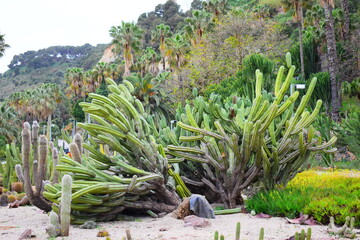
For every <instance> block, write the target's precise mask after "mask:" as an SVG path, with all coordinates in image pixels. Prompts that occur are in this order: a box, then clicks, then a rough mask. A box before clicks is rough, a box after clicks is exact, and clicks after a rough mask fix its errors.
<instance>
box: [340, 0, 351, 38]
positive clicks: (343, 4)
mask: <svg viewBox="0 0 360 240" xmlns="http://www.w3.org/2000/svg"><path fill="white" fill-rule="evenodd" d="M341 8H342V9H343V11H344V20H345V24H344V28H343V35H344V40H345V41H348V40H349V34H350V13H349V1H348V0H341Z"/></svg>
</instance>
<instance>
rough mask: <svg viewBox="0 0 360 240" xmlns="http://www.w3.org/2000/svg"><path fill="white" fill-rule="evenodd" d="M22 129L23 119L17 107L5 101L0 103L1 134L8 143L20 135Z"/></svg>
mask: <svg viewBox="0 0 360 240" xmlns="http://www.w3.org/2000/svg"><path fill="white" fill-rule="evenodd" d="M19 129H21V120H20V119H19V117H18V114H17V113H16V111H15V109H13V108H12V107H10V106H9V105H7V104H6V103H3V104H1V105H0V135H2V136H4V137H5V139H6V141H7V143H8V144H10V143H11V142H12V141H14V140H15V138H16V136H19Z"/></svg>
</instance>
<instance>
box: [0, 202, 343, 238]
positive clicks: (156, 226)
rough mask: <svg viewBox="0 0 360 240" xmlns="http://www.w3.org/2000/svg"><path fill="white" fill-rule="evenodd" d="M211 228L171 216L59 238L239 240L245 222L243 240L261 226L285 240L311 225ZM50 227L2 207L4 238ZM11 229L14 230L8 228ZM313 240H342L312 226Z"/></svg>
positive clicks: (224, 219)
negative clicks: (219, 238)
mask: <svg viewBox="0 0 360 240" xmlns="http://www.w3.org/2000/svg"><path fill="white" fill-rule="evenodd" d="M209 222H210V223H211V225H210V226H207V227H204V228H197V229H195V228H194V227H191V226H185V224H184V221H183V220H178V219H175V218H172V217H171V216H170V215H167V216H165V217H163V218H158V219H155V218H150V217H142V218H136V220H135V221H131V222H129V221H117V222H106V223H100V227H98V228H96V229H79V228H76V227H74V226H71V229H70V236H69V237H58V238H57V239H64V240H66V239H74V240H85V239H91V240H93V239H105V238H97V237H96V235H97V233H98V232H99V230H102V229H105V230H107V231H108V232H109V234H110V238H111V239H112V240H117V239H118V240H121V239H122V237H124V236H125V230H126V229H127V228H129V229H130V231H131V234H132V238H133V240H212V239H214V232H215V231H216V230H217V231H219V233H220V234H223V235H224V236H225V239H226V240H232V239H235V227H236V223H237V222H240V223H241V239H242V240H244V239H248V240H253V239H254V240H255V239H258V237H259V230H260V228H261V227H264V229H265V239H268V240H270V239H279V240H284V239H287V238H289V237H290V236H293V235H294V233H295V232H296V231H298V232H300V231H301V229H305V230H306V229H307V228H308V227H309V226H303V225H294V224H289V223H287V222H286V220H285V219H284V218H276V217H273V218H270V219H259V218H254V217H251V216H249V215H248V214H241V213H239V214H232V215H220V216H216V219H210V220H209ZM48 224H49V218H48V215H47V214H45V213H43V212H42V211H41V210H39V209H37V208H36V207H30V206H28V207H20V208H15V209H9V208H7V207H0V239H1V240H15V239H19V236H20V235H21V234H22V233H23V232H24V231H25V230H26V229H31V230H32V234H34V235H36V238H33V239H47V234H46V232H45V228H46V226H47V225H48ZM7 227H13V228H10V229H6V228H7ZM311 228H312V239H313V240H320V239H322V240H330V239H338V238H335V237H334V236H330V235H329V234H327V232H326V229H327V226H311Z"/></svg>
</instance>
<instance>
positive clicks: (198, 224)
mask: <svg viewBox="0 0 360 240" xmlns="http://www.w3.org/2000/svg"><path fill="white" fill-rule="evenodd" d="M184 223H185V226H193V227H194V228H203V227H206V226H210V225H211V223H210V222H209V221H208V220H206V219H205V218H201V217H198V216H195V215H190V216H186V217H185V218H184Z"/></svg>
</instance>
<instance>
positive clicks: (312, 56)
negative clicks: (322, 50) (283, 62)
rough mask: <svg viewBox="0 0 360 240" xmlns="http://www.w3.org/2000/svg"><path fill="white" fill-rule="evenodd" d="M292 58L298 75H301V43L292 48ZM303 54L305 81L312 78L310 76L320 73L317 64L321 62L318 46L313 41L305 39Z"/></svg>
mask: <svg viewBox="0 0 360 240" xmlns="http://www.w3.org/2000/svg"><path fill="white" fill-rule="evenodd" d="M290 53H291V58H292V63H293V65H295V66H296V69H298V70H297V72H296V74H297V75H298V74H300V72H299V71H300V45H299V43H296V44H294V45H293V46H292V47H291V48H290ZM303 53H304V68H305V69H304V70H305V79H308V78H310V74H312V73H316V72H318V71H319V66H318V64H317V62H318V61H319V59H318V58H319V56H318V55H317V51H316V45H315V42H314V40H313V39H311V38H310V39H304V40H303Z"/></svg>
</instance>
